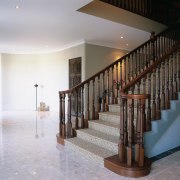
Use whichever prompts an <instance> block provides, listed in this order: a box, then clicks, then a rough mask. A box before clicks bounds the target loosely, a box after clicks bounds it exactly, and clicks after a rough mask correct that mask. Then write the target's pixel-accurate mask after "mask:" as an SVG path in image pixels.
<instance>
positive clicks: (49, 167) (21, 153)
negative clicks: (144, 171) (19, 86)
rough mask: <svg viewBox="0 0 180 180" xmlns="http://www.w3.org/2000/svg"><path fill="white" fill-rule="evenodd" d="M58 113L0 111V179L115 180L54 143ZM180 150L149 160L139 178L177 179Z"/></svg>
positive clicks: (116, 176)
mask: <svg viewBox="0 0 180 180" xmlns="http://www.w3.org/2000/svg"><path fill="white" fill-rule="evenodd" d="M57 132H58V114H57V113H52V112H46V113H37V114H36V112H1V115H0V180H31V179H32V180H34V179H36V180H64V179H65V180H81V179H85V180H90V179H98V180H112V179H113V180H118V179H125V180H126V179H133V178H125V177H122V176H118V175H116V174H114V173H112V172H111V171H109V170H107V169H106V168H104V167H101V166H99V165H98V164H96V163H94V162H92V161H91V160H88V159H85V158H83V157H82V156H81V155H80V154H78V153H74V152H72V151H71V150H70V149H67V148H66V147H64V146H61V145H57V143H56V133H57ZM179 177H180V151H178V152H176V153H174V154H172V155H170V156H168V157H165V158H163V159H160V160H158V161H156V162H154V163H153V165H152V170H151V173H150V175H148V176H146V177H144V178H139V179H144V180H145V179H151V180H178V179H179Z"/></svg>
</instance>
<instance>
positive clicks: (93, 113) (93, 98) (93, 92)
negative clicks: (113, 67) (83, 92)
mask: <svg viewBox="0 0 180 180" xmlns="http://www.w3.org/2000/svg"><path fill="white" fill-rule="evenodd" d="M94 81H95V80H94V79H93V81H92V87H93V88H92V119H93V120H95V88H94Z"/></svg>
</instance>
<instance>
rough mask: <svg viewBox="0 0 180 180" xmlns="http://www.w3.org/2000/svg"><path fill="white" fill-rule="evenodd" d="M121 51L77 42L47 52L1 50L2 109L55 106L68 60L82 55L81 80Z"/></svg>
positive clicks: (54, 108) (65, 80)
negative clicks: (75, 44) (2, 51)
mask: <svg viewBox="0 0 180 180" xmlns="http://www.w3.org/2000/svg"><path fill="white" fill-rule="evenodd" d="M125 53H126V52H125V51H120V50H118V49H113V48H107V47H103V46H97V45H91V44H81V45H78V46H75V47H72V48H69V49H66V50H63V51H60V52H55V53H48V54H2V60H1V61H2V87H3V88H2V104H3V106H2V109H3V110H35V108H36V106H35V105H36V104H35V103H36V100H35V95H36V94H35V87H34V84H36V83H37V84H38V85H39V87H38V105H39V103H40V101H44V102H45V103H46V104H47V105H49V106H50V110H51V111H58V110H59V97H58V91H60V90H66V89H68V84H69V83H68V75H69V72H68V66H69V64H68V60H69V59H71V58H75V57H82V80H85V79H87V78H88V77H90V76H92V75H94V73H96V72H98V71H100V70H102V68H104V67H106V66H107V65H109V64H111V63H112V62H114V61H115V60H116V59H118V58H119V57H121V56H122V55H124V54H125Z"/></svg>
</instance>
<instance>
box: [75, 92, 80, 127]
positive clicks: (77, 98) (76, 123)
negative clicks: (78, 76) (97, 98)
mask: <svg viewBox="0 0 180 180" xmlns="http://www.w3.org/2000/svg"><path fill="white" fill-rule="evenodd" d="M78 90H79V89H77V90H76V118H75V129H78V121H79V120H78V114H79V111H78V110H79V103H78V101H79V95H78Z"/></svg>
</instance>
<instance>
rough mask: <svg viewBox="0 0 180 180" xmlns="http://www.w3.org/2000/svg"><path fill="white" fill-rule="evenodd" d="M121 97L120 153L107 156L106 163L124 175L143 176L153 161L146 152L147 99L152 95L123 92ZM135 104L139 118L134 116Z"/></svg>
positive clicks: (147, 172) (107, 166)
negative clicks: (146, 155)
mask: <svg viewBox="0 0 180 180" xmlns="http://www.w3.org/2000/svg"><path fill="white" fill-rule="evenodd" d="M121 98H122V99H121V104H120V108H121V109H120V142H119V154H118V155H114V156H111V157H108V158H106V159H105V161H104V165H105V167H106V168H108V169H110V170H111V171H113V172H115V173H117V174H119V175H122V176H128V177H143V176H146V175H148V174H149V172H150V168H151V161H150V160H149V159H148V158H147V157H145V153H144V152H145V150H144V132H145V130H146V111H145V105H146V103H145V101H146V99H149V98H150V95H147V94H123V95H121ZM135 102H136V103H135ZM135 105H136V106H137V111H138V112H137V118H135V116H134V112H135V110H136V106H135ZM135 124H136V126H135Z"/></svg>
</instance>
